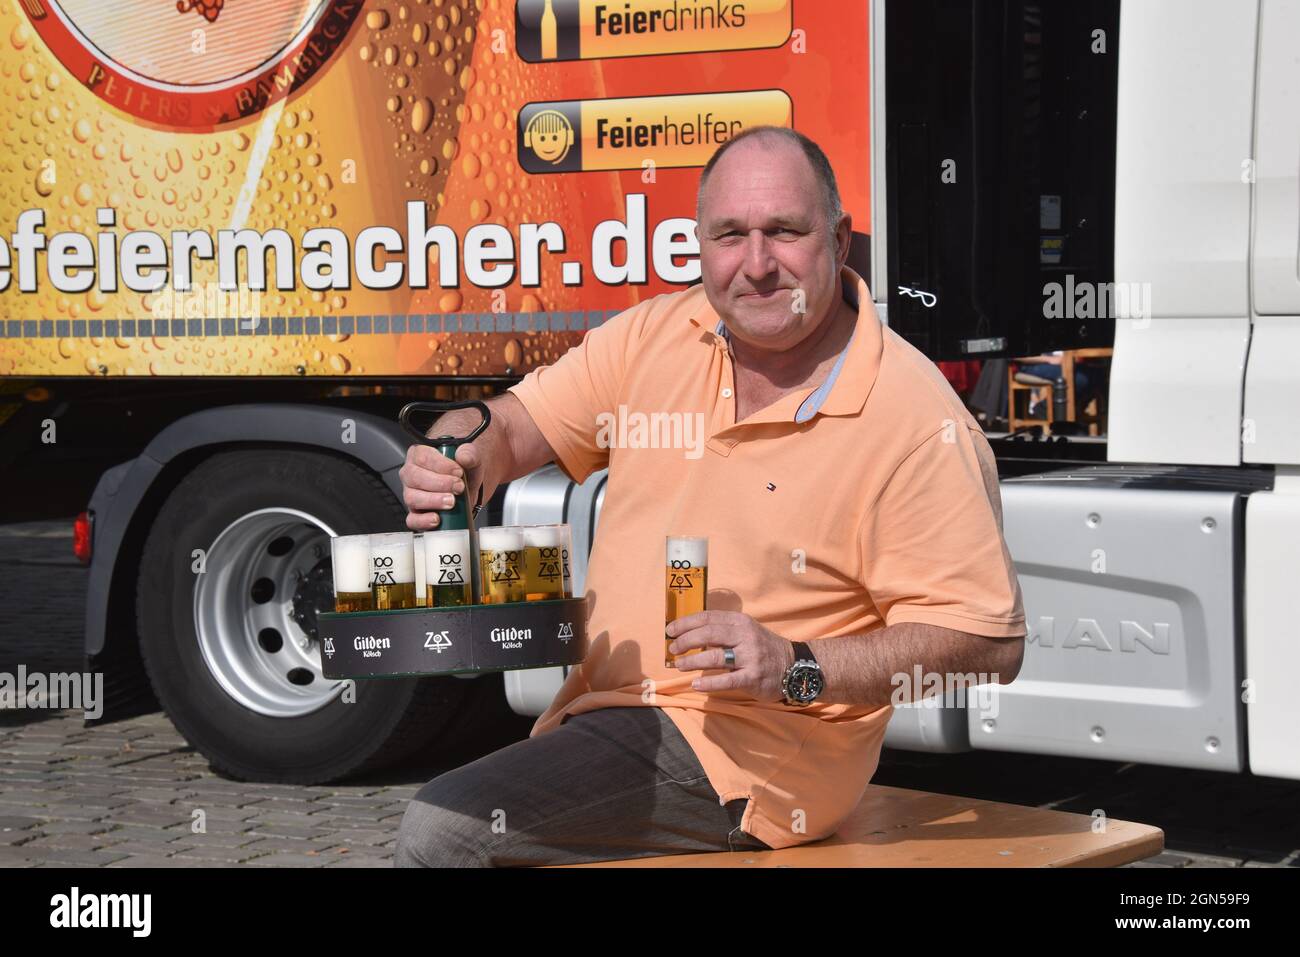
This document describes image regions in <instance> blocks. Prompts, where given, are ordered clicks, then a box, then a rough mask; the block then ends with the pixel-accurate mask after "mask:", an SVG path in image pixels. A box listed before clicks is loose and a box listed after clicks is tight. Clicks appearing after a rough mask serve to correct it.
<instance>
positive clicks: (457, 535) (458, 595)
mask: <svg viewBox="0 0 1300 957" xmlns="http://www.w3.org/2000/svg"><path fill="white" fill-rule="evenodd" d="M470 561H471V557H470V552H469V529H467V528H455V529H445V530H442V531H437V532H425V533H424V568H425V574H426V575H428V586H427V589H428V592H427V595H426V602H427V604H428V605H430V606H431V607H433V608H449V607H453V606H458V605H472V604H473V603H474V596H473V594H472V593H471V588H472V582H471V581H470V573H469V569H470V564H469V563H470Z"/></svg>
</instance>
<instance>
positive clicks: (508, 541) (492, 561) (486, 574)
mask: <svg viewBox="0 0 1300 957" xmlns="http://www.w3.org/2000/svg"><path fill="white" fill-rule="evenodd" d="M478 553H479V571H480V573H481V581H482V587H483V599H482V600H483V604H485V605H503V604H506V603H507V602H517V601H527V598H526V593H525V591H524V533H523V529H521V528H519V527H518V526H514V525H495V526H489V527H488V528H481V529H479V533H478Z"/></svg>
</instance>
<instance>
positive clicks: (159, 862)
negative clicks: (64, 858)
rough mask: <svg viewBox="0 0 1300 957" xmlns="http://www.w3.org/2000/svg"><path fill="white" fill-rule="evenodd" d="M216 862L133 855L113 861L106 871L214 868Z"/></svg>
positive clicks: (106, 867)
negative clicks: (143, 868)
mask: <svg viewBox="0 0 1300 957" xmlns="http://www.w3.org/2000/svg"><path fill="white" fill-rule="evenodd" d="M215 863H216V862H214V861H199V860H186V859H185V858H183V857H151V856H149V855H147V854H132V855H131V856H130V857H124V858H122V859H121V860H120V861H113V862H112V863H111V864H106V865H105V866H104V869H105V870H113V869H115V868H128V867H131V868H134V867H187V868H194V867H212V866H214V864H215Z"/></svg>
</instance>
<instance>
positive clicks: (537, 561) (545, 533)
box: [523, 525, 564, 601]
mask: <svg viewBox="0 0 1300 957" xmlns="http://www.w3.org/2000/svg"><path fill="white" fill-rule="evenodd" d="M523 534H524V599H525V600H526V601H548V600H554V599H558V598H563V597H564V558H563V555H562V553H561V550H562V541H561V536H560V526H559V525H525V526H524V527H523Z"/></svg>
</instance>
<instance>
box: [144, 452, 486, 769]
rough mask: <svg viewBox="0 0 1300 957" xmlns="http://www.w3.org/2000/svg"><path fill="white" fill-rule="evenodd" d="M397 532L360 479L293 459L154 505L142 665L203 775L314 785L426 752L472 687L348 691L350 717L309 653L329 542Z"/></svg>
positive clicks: (215, 461)
mask: <svg viewBox="0 0 1300 957" xmlns="http://www.w3.org/2000/svg"><path fill="white" fill-rule="evenodd" d="M404 516H405V509H404V508H402V506H401V505H400V503H398V501H397V500H396V499H395V498H394V496H393V494H392V492H391V491H390V490H389V489H388V487H387V486H386V485H384V484H383V483H382V482H381V481H380V480H379V479H378V478H377V477H376V476H375V475H374V474H373V473H371V472H369V471H367V470H366V469H364V468H362V467H360V466H359V465H357V464H356V463H354V462H352V461H351V460H349V459H345V458H342V457H338V456H333V455H329V454H326V453H320V452H312V451H301V450H292V451H291V450H272V449H266V450H261V449H258V450H241V451H230V452H221V453H218V454H216V455H213V456H212V457H211V458H209V459H206V460H204V461H203V462H202V463H201V464H199V465H198V466H196V467H195V468H194V470H193V471H191V472H190V473H189V474H188V475H186V476H185V477H184V478H183V479H182V480H181V481H180V483H179V484H178V485H177V486H176V488H175V490H174V491H173V492H172V493H171V495H170V496H169V497H168V498H167V500H166V501H165V502H164V504H163V506H162V508H161V509H160V510H159V512H158V515H157V518H156V519H155V521H154V523H153V526H152V528H151V529H150V531H149V534H148V536H147V538H146V540H145V545H144V550H143V553H142V556H141V562H140V574H139V577H138V579H137V602H136V607H137V609H138V624H139V634H140V651H141V657H142V658H143V660H144V665H145V669H146V671H147V673H148V676H149V680H150V682H151V683H152V685H153V689H154V693H155V694H156V695H157V696H158V700H159V701H160V702H161V703H162V706H163V709H164V710H165V712H166V713H167V715H168V717H170V718H171V720H172V721H173V723H174V724H175V725H176V728H177V730H179V731H180V733H181V734H182V735H183V736H184V737H185V739H186V740H187V741H189V742H190V744H192V745H193V746H194V747H195V748H196V749H197V750H198V751H199V752H200V753H202V754H203V755H204V756H205V757H207V758H208V760H209V761H210V762H211V765H212V768H213V770H214V771H217V772H218V773H221V774H223V775H225V776H227V777H232V778H235V779H238V780H248V781H269V782H281V783H290V784H321V783H326V782H330V781H336V780H339V779H341V778H345V777H349V776H353V775H357V774H361V773H365V772H368V771H372V770H377V769H379V768H382V767H386V766H390V765H392V764H395V763H398V762H400V761H403V760H405V759H406V758H408V757H410V756H411V755H413V754H415V753H417V752H422V751H423V752H425V756H428V753H429V751H430V750H431V749H433V750H435V751H436V748H433V743H434V741H435V739H437V738H438V737H439V735H440V734H442V733H443V732H444V731H445V730H446V728H447V727H448V726H449V725H450V724H451V722H452V721H453V719H454V718H455V716H456V712H457V710H458V709H459V708H460V706H461V704H462V703H463V702H464V701H465V700H466V698H467V696H468V695H469V693H470V690H471V689H470V686H471V682H468V681H464V680H461V679H457V678H454V677H435V678H391V679H375V680H370V681H356V682H353V683H352V684H353V686H354V687H353V693H354V695H355V701H353V702H351V703H348V702H345V701H344V700H343V699H342V691H343V689H344V687H345V684H346V683H344V682H331V681H330V680H329V679H325V678H323V677H322V676H321V672H320V650H319V643H318V642H316V641H314V640H313V638H314V627H313V625H314V615H315V612H316V611H319V610H332V608H333V598H332V594H333V579H332V575H331V573H330V559H329V556H330V551H329V535H328V533H327V531H326V529H329V530H332V531H333V533H334V534H337V535H347V534H358V533H363V532H380V531H386V530H398V529H401V528H403V527H404ZM281 522H283V524H280V523H281ZM195 549H202V550H203V553H202V560H203V562H204V564H203V566H202V568H201V570H200V571H199V572H197V573H196V571H195V567H196V560H197V559H196V556H195V554H194V550H195ZM300 574H301V577H299V575H300ZM291 594H292V598H291V597H290V595H291ZM277 638H278V643H277ZM313 668H314V671H313Z"/></svg>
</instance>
